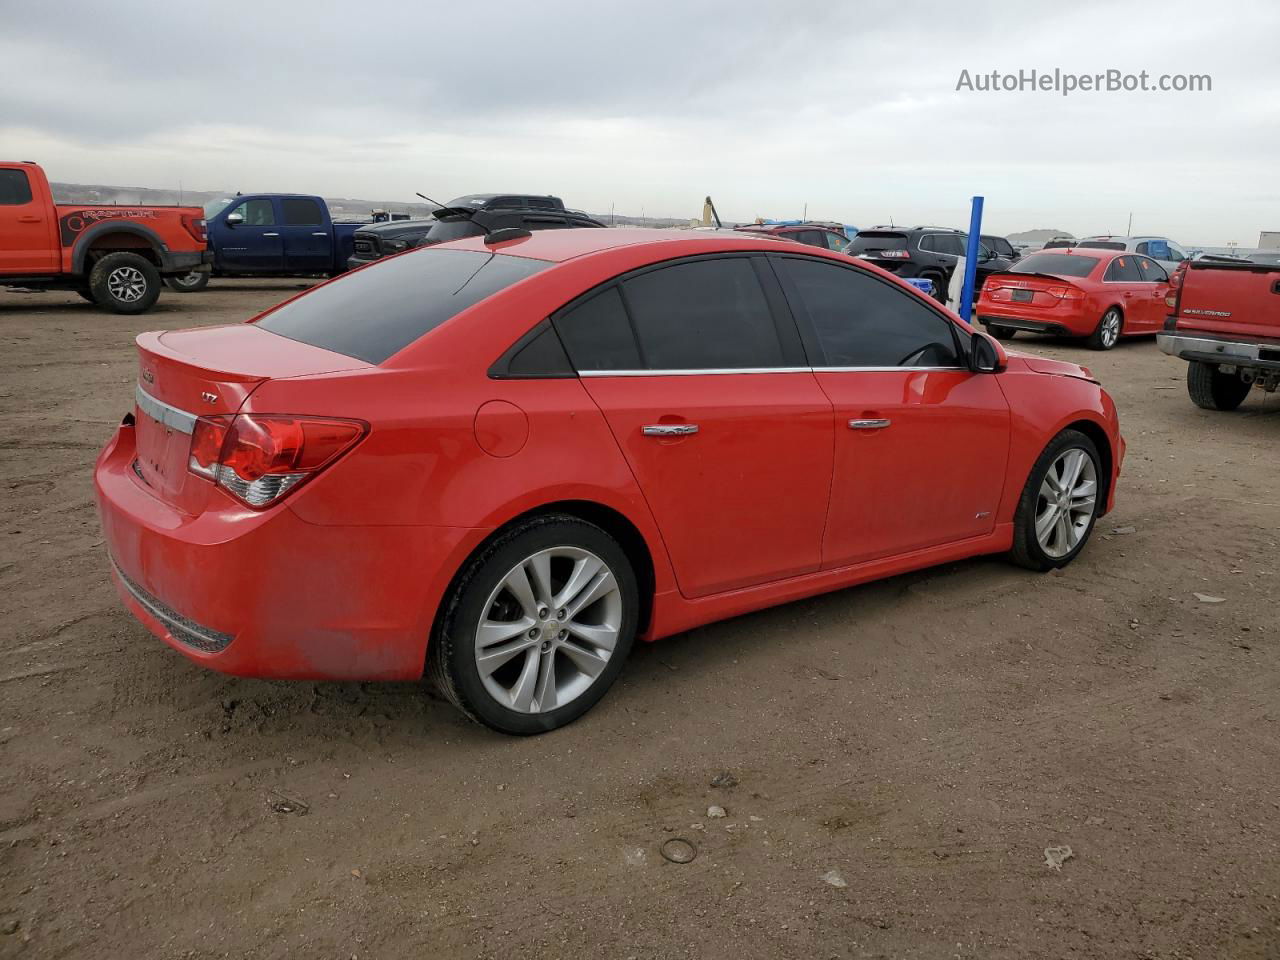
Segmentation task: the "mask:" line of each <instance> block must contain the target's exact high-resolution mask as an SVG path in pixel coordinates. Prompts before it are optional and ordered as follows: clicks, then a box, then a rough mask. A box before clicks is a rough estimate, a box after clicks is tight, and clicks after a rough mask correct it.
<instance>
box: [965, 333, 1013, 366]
mask: <svg viewBox="0 0 1280 960" xmlns="http://www.w3.org/2000/svg"><path fill="white" fill-rule="evenodd" d="M1006 363H1007V358H1006V357H1005V355H1004V351H1003V350H1002V349H1000V345H999V344H997V343H996V342H995V341H994V340H992V339H991V338H990V337H989V336H987V335H986V334H985V333H979V332H977V331H974V334H973V343H972V344H970V346H969V369H970V370H972V371H973V372H974V373H999V372H1000V371H1001V370H1003V369H1004V368H1005V364H1006Z"/></svg>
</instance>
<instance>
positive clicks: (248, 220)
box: [227, 200, 276, 227]
mask: <svg viewBox="0 0 1280 960" xmlns="http://www.w3.org/2000/svg"><path fill="white" fill-rule="evenodd" d="M237 213H238V214H240V216H242V217H244V225H245V226H246V227H274V226H275V225H276V213H275V210H273V209H272V208H271V201H270V200H246V201H245V202H244V203H242V204H240V205H239V206H237V207H236V208H235V209H234V210H232V211H231V212H230V213H229V214H227V216H229V217H233V216H235V215H236V214H237Z"/></svg>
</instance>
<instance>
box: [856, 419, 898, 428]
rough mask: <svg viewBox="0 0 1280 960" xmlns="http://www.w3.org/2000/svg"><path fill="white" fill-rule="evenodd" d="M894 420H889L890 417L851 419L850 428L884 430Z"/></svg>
mask: <svg viewBox="0 0 1280 960" xmlns="http://www.w3.org/2000/svg"><path fill="white" fill-rule="evenodd" d="M892 422H893V421H892V420H888V419H878V420H850V421H849V429H850V430H883V429H884V428H885V427H887V426H889V424H890V423H892Z"/></svg>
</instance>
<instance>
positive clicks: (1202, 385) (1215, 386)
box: [1187, 360, 1251, 410]
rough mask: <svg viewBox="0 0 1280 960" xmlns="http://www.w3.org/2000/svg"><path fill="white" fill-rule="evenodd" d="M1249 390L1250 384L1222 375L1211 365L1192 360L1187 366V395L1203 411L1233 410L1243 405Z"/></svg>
mask: <svg viewBox="0 0 1280 960" xmlns="http://www.w3.org/2000/svg"><path fill="white" fill-rule="evenodd" d="M1250 389H1251V384H1248V383H1245V382H1244V381H1243V380H1241V379H1240V378H1239V377H1238V376H1236V375H1234V374H1230V373H1223V372H1222V371H1221V370H1219V369H1218V368H1217V367H1216V366H1214V365H1213V364H1212V363H1201V362H1200V361H1199V360H1192V361H1191V362H1190V363H1188V364H1187V393H1188V394H1189V395H1190V396H1191V402H1192V403H1194V404H1195V405H1196V406H1197V407H1200V408H1202V409H1204V410H1234V409H1236V407H1238V406H1240V404H1242V403H1244V399H1245V397H1247V396H1249V390H1250Z"/></svg>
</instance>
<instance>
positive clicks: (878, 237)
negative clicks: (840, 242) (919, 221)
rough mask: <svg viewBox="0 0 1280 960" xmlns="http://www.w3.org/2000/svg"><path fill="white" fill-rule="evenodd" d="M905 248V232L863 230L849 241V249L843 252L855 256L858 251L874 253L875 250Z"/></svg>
mask: <svg viewBox="0 0 1280 960" xmlns="http://www.w3.org/2000/svg"><path fill="white" fill-rule="evenodd" d="M905 249H907V235H906V234H905V233H884V232H881V231H878V230H864V231H862V232H861V233H859V234H858V235H857V236H856V237H854V238H853V240H851V241H850V242H849V249H848V250H846V251H845V252H846V253H851V254H853V255H854V256H857V255H858V254H860V253H875V252H876V251H877V250H905Z"/></svg>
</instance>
